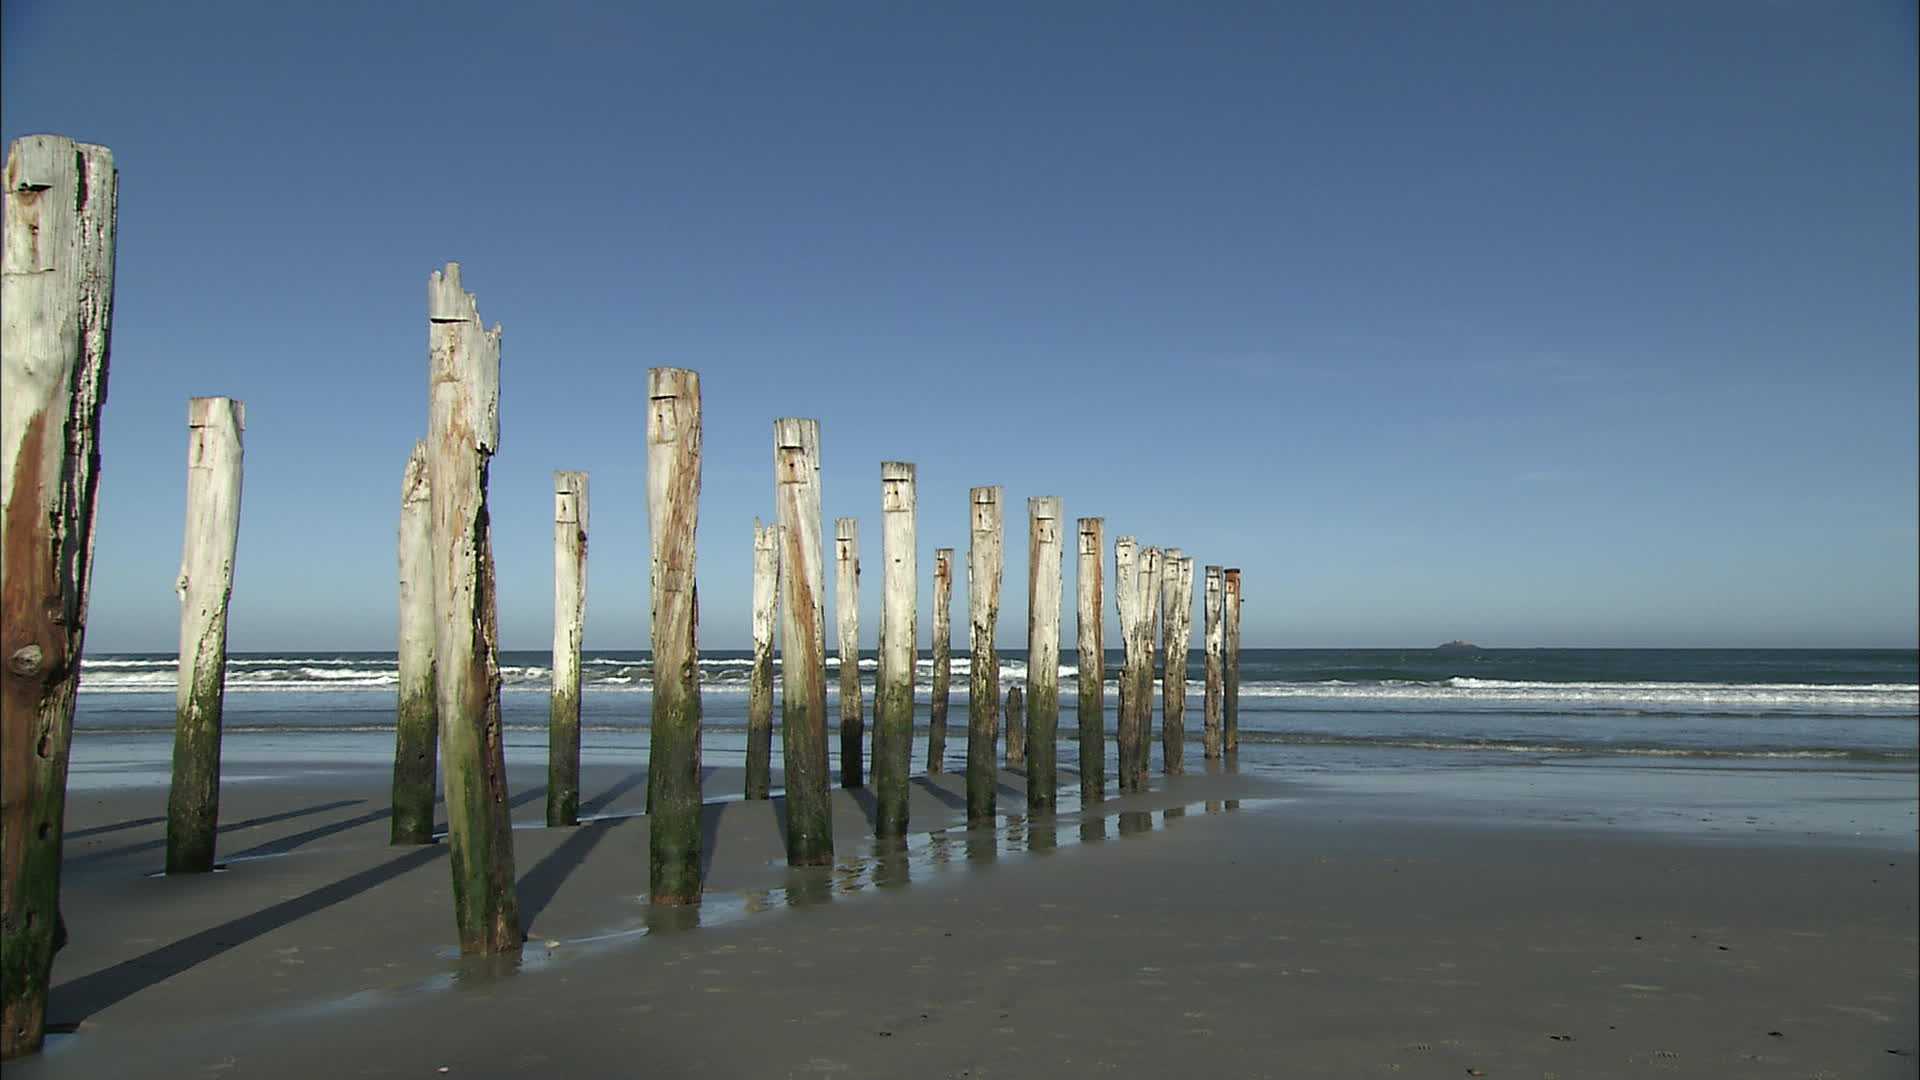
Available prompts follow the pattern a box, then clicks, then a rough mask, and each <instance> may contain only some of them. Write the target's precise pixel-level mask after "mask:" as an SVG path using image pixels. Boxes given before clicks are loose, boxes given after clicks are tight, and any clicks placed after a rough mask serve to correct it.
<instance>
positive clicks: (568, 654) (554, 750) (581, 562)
mask: <svg viewBox="0 0 1920 1080" xmlns="http://www.w3.org/2000/svg"><path fill="white" fill-rule="evenodd" d="M586 620H587V474H586V473H584V472H566V471H556V472H555V473H554V474H553V665H552V669H551V675H552V679H553V687H552V691H551V693H550V696H549V700H548V705H547V827H548V828H550V829H551V828H562V827H565V826H569V825H578V824H580V639H581V637H582V636H583V635H584V634H585V633H586Z"/></svg>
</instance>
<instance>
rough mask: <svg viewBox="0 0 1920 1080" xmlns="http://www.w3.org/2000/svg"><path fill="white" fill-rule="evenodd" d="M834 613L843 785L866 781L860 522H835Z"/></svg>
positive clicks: (857, 785)
mask: <svg viewBox="0 0 1920 1080" xmlns="http://www.w3.org/2000/svg"><path fill="white" fill-rule="evenodd" d="M833 579H834V594H833V613H834V616H835V621H836V622H838V624H839V627H840V786H841V787H846V788H857V787H859V786H861V785H862V784H864V783H865V782H866V776H865V769H864V761H863V758H864V755H865V751H866V725H867V720H866V702H865V701H863V700H861V696H860V522H859V520H858V519H856V518H850V517H843V518H835V519H834V520H833Z"/></svg>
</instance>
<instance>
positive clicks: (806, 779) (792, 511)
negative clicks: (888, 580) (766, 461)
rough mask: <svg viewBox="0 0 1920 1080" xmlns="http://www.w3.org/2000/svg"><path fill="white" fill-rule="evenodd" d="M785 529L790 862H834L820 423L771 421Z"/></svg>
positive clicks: (784, 741) (783, 644) (784, 719)
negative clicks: (828, 761)
mask: <svg viewBox="0 0 1920 1080" xmlns="http://www.w3.org/2000/svg"><path fill="white" fill-rule="evenodd" d="M773 497H774V503H775V509H776V511H777V514H778V521H779V523H780V542H781V544H782V545H784V546H783V547H782V548H781V549H780V687H781V689H780V748H781V752H782V754H783V755H784V756H785V758H786V788H787V862H788V864H789V865H792V866H824V865H827V864H829V863H831V862H833V805H832V803H831V802H829V801H828V797H827V672H826V667H827V613H826V604H825V601H824V588H825V579H826V568H825V566H824V565H822V561H821V554H822V553H821V549H820V422H819V421H818V420H798V419H782V420H775V421H774V422H773Z"/></svg>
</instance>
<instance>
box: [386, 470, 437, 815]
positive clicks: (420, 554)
mask: <svg viewBox="0 0 1920 1080" xmlns="http://www.w3.org/2000/svg"><path fill="white" fill-rule="evenodd" d="M431 502H432V497H431V494H430V492H429V490H428V484H427V444H426V441H425V440H422V441H420V442H417V443H414V444H413V453H412V455H410V456H409V457H408V458H407V468H406V472H405V473H404V474H402V476H401V479H400V544H399V562H400V633H399V641H398V643H397V644H398V645H399V649H398V651H397V652H396V653H395V658H396V659H395V663H396V666H397V667H398V668H399V672H398V680H399V688H398V695H399V701H398V709H397V711H396V713H395V715H394V725H393V729H394V730H393V831H392V834H391V837H390V840H391V842H392V843H395V844H431V843H433V787H434V771H435V765H436V763H437V762H438V760H439V755H440V750H439V747H438V745H437V743H438V742H439V739H440V706H439V703H438V702H436V701H435V700H434V689H433V685H434V684H433V635H434V621H433V507H432V505H431Z"/></svg>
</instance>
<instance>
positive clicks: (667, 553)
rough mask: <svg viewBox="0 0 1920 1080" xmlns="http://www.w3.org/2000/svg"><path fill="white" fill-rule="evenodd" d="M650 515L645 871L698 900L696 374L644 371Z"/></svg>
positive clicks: (664, 894) (663, 899) (689, 900)
mask: <svg viewBox="0 0 1920 1080" xmlns="http://www.w3.org/2000/svg"><path fill="white" fill-rule="evenodd" d="M647 398H648V400H649V402H650V403H651V405H652V408H650V409H648V410H647V525H648V531H649V532H650V533H651V534H652V536H653V577H652V581H651V587H652V592H653V719H652V722H651V724H652V728H653V733H652V736H651V737H650V738H649V739H648V740H647V747H648V751H647V790H648V793H649V796H650V799H651V808H650V809H649V810H648V811H647V816H648V822H647V846H648V852H647V856H648V857H647V881H648V883H649V886H650V888H651V894H652V901H653V903H654V904H656V905H658V904H697V903H699V902H700V803H701V798H700V588H699V585H698V581H697V578H696V577H695V574H694V570H695V560H694V541H695V535H696V532H697V529H698V526H699V524H700V438H701V423H700V375H699V373H698V372H693V371H688V370H686V369H685V368H669V367H658V368H650V369H648V371H647Z"/></svg>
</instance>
